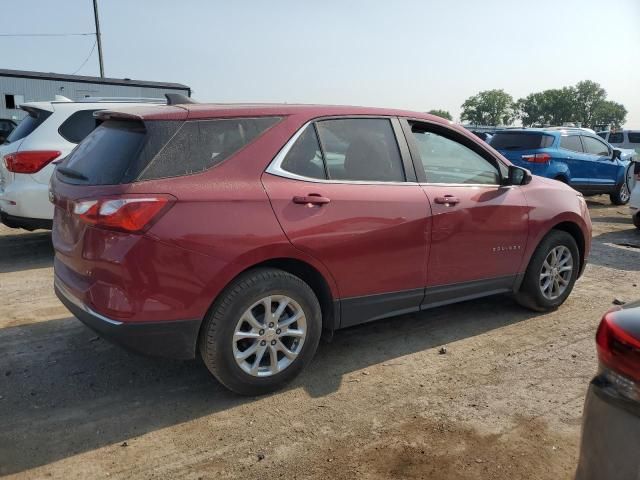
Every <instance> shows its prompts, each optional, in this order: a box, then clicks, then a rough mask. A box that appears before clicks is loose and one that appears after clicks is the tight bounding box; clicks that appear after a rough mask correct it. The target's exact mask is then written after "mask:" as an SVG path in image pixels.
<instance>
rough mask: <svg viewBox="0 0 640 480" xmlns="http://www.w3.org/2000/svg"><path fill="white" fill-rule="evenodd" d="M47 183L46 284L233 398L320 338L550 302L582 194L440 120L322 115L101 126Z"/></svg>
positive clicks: (584, 238) (563, 275) (114, 119)
mask: <svg viewBox="0 0 640 480" xmlns="http://www.w3.org/2000/svg"><path fill="white" fill-rule="evenodd" d="M98 116H99V118H100V120H101V121H102V124H101V126H100V127H99V128H97V129H96V130H95V131H94V132H93V133H91V134H90V135H89V136H88V137H87V138H86V139H85V140H84V141H83V142H82V143H81V144H80V145H79V146H78V147H77V148H76V150H75V151H74V152H72V153H71V154H70V155H69V156H68V157H67V158H66V160H65V161H64V162H62V163H61V164H60V165H59V166H58V168H57V169H56V174H55V175H54V176H53V179H52V186H51V200H52V202H53V203H54V204H55V206H56V208H55V218H54V228H53V242H54V246H55V250H56V258H55V289H56V292H57V294H58V296H59V297H60V299H61V300H62V302H63V303H64V304H65V305H66V306H67V307H68V308H69V310H71V312H73V314H74V315H76V316H77V317H78V318H79V319H80V320H82V321H83V322H84V323H86V324H87V325H89V326H90V327H91V328H93V329H94V330H96V331H97V332H98V333H100V334H101V335H103V336H104V337H106V338H109V339H112V340H114V341H116V342H118V343H120V344H122V345H124V346H125V347H129V348H131V349H134V350H137V351H140V352H145V353H149V354H155V355H163V356H171V357H175V358H182V359H188V358H193V357H194V356H195V355H196V353H197V352H198V351H199V352H200V355H201V356H202V358H203V359H204V362H205V363H206V365H207V367H208V368H209V370H210V371H211V372H212V373H213V374H214V375H215V376H216V378H218V380H220V381H221V382H222V383H223V384H224V385H226V386H227V387H228V388H230V389H231V390H234V391H236V392H239V393H243V394H258V393H263V392H267V391H270V390H273V389H275V388H277V387H279V386H281V385H282V384H283V383H285V382H287V381H289V380H291V379H292V378H293V377H295V376H296V375H297V374H298V373H299V372H300V371H301V370H302V368H303V367H304V366H305V365H306V364H308V363H309V362H310V360H311V358H312V357H313V355H314V353H315V351H316V347H317V345H318V341H319V339H320V335H321V333H322V331H326V332H329V333H331V332H333V331H334V330H336V329H339V328H343V327H349V326H352V325H356V324H359V323H363V322H368V321H371V320H376V319H380V318H385V317H390V316H393V315H398V314H402V313H408V312H417V311H419V310H424V309H427V308H431V307H435V306H439V305H444V304H448V303H453V302H459V301H462V300H468V299H471V298H478V297H482V296H486V295H492V294H496V293H503V292H513V293H515V297H516V299H517V300H518V301H519V302H520V303H521V304H523V305H525V306H526V307H528V308H532V309H535V310H539V311H545V310H550V309H553V308H556V307H558V306H559V305H560V304H562V303H563V302H564V300H565V299H566V298H567V296H568V295H569V293H570V292H571V289H572V287H573V284H574V282H575V281H576V279H577V278H578V276H579V275H580V274H581V272H582V271H583V269H584V265H585V261H586V258H587V256H588V253H589V249H590V243H591V222H590V219H589V214H588V211H587V207H586V204H585V201H584V199H583V197H582V195H581V194H580V193H578V192H576V191H575V190H572V189H571V188H570V187H568V186H566V185H563V184H562V183H560V182H557V181H554V180H547V179H544V178H539V177H532V176H531V175H530V174H529V172H528V171H526V170H524V169H522V168H518V167H515V166H513V165H511V164H510V163H509V162H508V161H507V160H505V159H504V158H503V157H502V156H501V155H500V154H499V153H497V152H496V151H495V150H493V149H492V148H491V147H490V146H488V145H487V144H486V143H484V142H482V141H480V140H478V139H477V138H476V137H475V136H474V135H473V134H471V133H467V132H466V131H465V130H463V129H462V128H459V127H457V126H455V125H453V124H451V123H450V122H448V121H445V120H442V119H440V118H438V117H434V116H431V115H426V114H422V113H416V112H407V111H397V110H387V109H373V108H358V107H332V106H294V105H205V104H182V105H171V106H166V107H157V106H155V107H153V108H144V107H140V108H130V109H123V110H122V111H109V112H100V113H99V114H98Z"/></svg>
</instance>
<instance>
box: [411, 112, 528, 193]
mask: <svg viewBox="0 0 640 480" xmlns="http://www.w3.org/2000/svg"><path fill="white" fill-rule="evenodd" d="M409 122H417V123H422V124H424V125H427V126H428V127H429V131H430V132H433V133H435V134H437V135H440V133H439V132H438V130H440V131H444V132H446V133H450V134H451V136H450V137H449V136H447V135H441V136H443V137H445V138H447V139H449V140H452V141H454V142H457V143H460V144H461V145H463V146H465V147H467V148H468V149H469V150H471V151H472V152H474V153H476V154H478V155H479V156H480V157H482V158H484V159H485V160H486V161H488V162H489V163H490V164H492V165H493V166H495V167H496V168H497V169H498V173H499V174H500V178H501V181H502V182H504V181H505V175H504V171H503V170H504V169H508V167H507V165H505V164H504V163H503V162H502V161H501V160H500V159H498V158H496V157H495V156H494V155H493V154H491V152H489V151H488V150H486V149H485V148H484V147H483V146H481V145H479V144H477V143H476V142H475V141H474V140H471V139H469V138H467V137H466V136H464V135H463V134H462V133H460V132H457V131H456V130H454V129H452V128H448V127H447V126H445V125H442V124H440V123H436V122H430V121H428V120H424V119H422V118H414V117H402V118H401V119H400V124H401V125H402V129H403V131H404V135H405V137H406V139H407V142H408V144H409V150H410V152H411V158H412V160H413V167H414V168H415V170H416V174H417V177H418V183H419V184H420V185H429V186H449V187H506V188H510V187H514V186H516V185H504V184H503V183H499V184H498V183H438V182H429V181H428V179H427V175H426V173H425V172H424V166H423V165H422V157H421V156H420V151H419V148H418V145H417V143H416V140H415V138H413V131H412V130H411V125H410V124H409ZM458 139H460V140H458Z"/></svg>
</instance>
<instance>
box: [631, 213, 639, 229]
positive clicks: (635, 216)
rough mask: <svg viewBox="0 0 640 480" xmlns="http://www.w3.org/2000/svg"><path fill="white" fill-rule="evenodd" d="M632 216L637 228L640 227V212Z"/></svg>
mask: <svg viewBox="0 0 640 480" xmlns="http://www.w3.org/2000/svg"><path fill="white" fill-rule="evenodd" d="M631 218H632V219H633V224H634V225H635V226H636V228H640V212H638V213H636V214H635V215H634V216H633V217H631Z"/></svg>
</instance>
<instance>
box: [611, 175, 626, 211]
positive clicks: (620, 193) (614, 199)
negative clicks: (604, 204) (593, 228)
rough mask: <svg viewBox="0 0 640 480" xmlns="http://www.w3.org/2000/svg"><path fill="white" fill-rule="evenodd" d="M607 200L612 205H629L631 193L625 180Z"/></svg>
mask: <svg viewBox="0 0 640 480" xmlns="http://www.w3.org/2000/svg"><path fill="white" fill-rule="evenodd" d="M609 198H610V199H611V203H613V204H614V205H626V204H627V203H629V199H630V198H631V193H630V192H629V185H628V184H627V181H626V179H625V181H624V182H622V185H620V187H618V190H616V191H615V192H614V193H612V194H610V195H609Z"/></svg>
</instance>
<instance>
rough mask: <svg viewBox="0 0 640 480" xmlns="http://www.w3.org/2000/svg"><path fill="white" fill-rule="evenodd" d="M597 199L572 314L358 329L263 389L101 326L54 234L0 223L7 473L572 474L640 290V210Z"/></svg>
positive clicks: (435, 319) (417, 319) (495, 308)
mask: <svg viewBox="0 0 640 480" xmlns="http://www.w3.org/2000/svg"><path fill="white" fill-rule="evenodd" d="M590 207H591V214H592V217H593V224H594V245H593V252H592V255H591V259H590V264H589V266H588V268H587V270H586V274H585V275H584V277H583V278H582V279H581V280H579V281H578V283H577V284H576V288H575V290H574V292H573V294H572V295H571V296H570V297H569V300H568V301H567V302H566V303H565V305H564V306H563V307H562V308H560V309H559V310H558V311H557V312H554V313H551V314H545V315H540V314H534V313H531V312H528V311H525V310H523V309H521V308H519V307H518V306H516V305H515V304H514V303H513V302H512V300H511V299H509V298H508V297H495V298H491V299H483V300H478V301H472V302H467V303H464V304H459V305H455V306H451V307H443V308H439V309H435V310H431V311H427V312H424V313H421V314H416V315H408V316H405V317H400V318H395V319H390V320H387V321H381V322H377V323H373V324H369V325H364V326H360V327H356V328H352V329H348V330H345V331H342V332H339V333H338V334H336V336H335V338H334V341H333V342H332V343H329V344H322V345H321V347H320V349H319V353H318V355H317V357H316V359H315V361H314V363H313V365H312V366H311V368H310V369H309V370H308V371H307V372H306V373H304V374H303V375H302V376H301V377H300V378H299V379H298V380H297V381H296V382H295V383H294V384H293V385H291V386H290V388H288V389H287V390H285V391H283V392H279V393H276V394H274V395H270V396H266V397H261V398H240V397H237V396H235V395H233V394H231V393H229V392H227V391H226V390H224V389H223V388H222V387H221V386H220V385H219V384H217V383H216V381H215V380H214V379H213V378H212V377H210V376H209V374H208V373H207V371H206V369H205V368H204V366H203V365H202V364H201V363H199V362H196V361H193V362H187V363H181V362H173V361H168V360H158V359H149V358H143V357H139V356H136V355H133V354H129V353H126V352H124V351H123V350H121V349H119V348H117V347H114V346H111V345H110V344H108V343H106V342H104V341H103V340H101V339H98V338H97V337H96V336H95V334H93V333H92V332H91V331H90V330H89V329H87V328H86V327H84V326H83V325H82V324H81V323H80V322H78V321H77V320H75V319H73V318H70V316H69V314H68V312H67V311H66V310H65V309H64V308H63V307H62V305H61V304H60V303H59V302H58V301H57V299H56V298H55V296H54V294H53V292H52V276H53V271H52V249H51V243H50V236H49V235H48V234H47V233H41V232H35V233H26V232H25V233H20V232H19V231H12V230H10V229H7V228H4V227H0V298H1V299H2V304H1V306H0V312H1V313H2V315H0V426H1V427H0V475H8V476H9V477H10V478H20V479H24V478H64V479H73V478H81V479H86V478H92V479H93V478H122V479H128V478H187V479H201V478H202V479H214V478H216V479H217V478H236V477H240V476H242V477H243V478H279V477H284V478H354V477H358V478H427V479H431V478H433V479H480V478H482V479H517V478H527V479H529V478H531V479H554V480H557V479H568V478H571V476H572V474H573V471H574V468H575V464H576V458H577V452H578V443H579V434H580V417H581V414H582V403H583V398H584V394H585V391H586V387H587V384H588V382H589V379H590V377H591V376H592V375H593V373H594V371H595V367H596V361H595V347H594V341H593V336H594V332H595V328H596V326H597V324H598V321H599V319H600V316H601V314H602V313H603V312H604V311H605V310H606V309H607V308H609V306H610V305H611V302H612V300H613V299H614V298H620V299H623V300H631V299H635V298H640V287H638V286H636V285H640V249H638V248H633V247H629V246H621V245H619V244H630V245H638V246H640V232H639V231H636V229H635V228H634V227H633V226H632V224H631V220H630V216H629V215H628V209H627V208H626V207H612V206H610V205H609V203H608V198H605V197H596V198H595V200H593V201H590ZM442 346H446V348H447V353H446V354H444V355H440V354H439V353H438V351H439V349H440V347H442Z"/></svg>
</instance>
